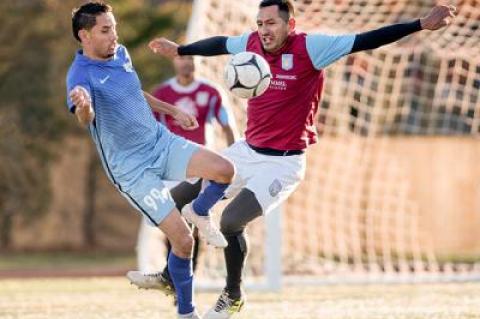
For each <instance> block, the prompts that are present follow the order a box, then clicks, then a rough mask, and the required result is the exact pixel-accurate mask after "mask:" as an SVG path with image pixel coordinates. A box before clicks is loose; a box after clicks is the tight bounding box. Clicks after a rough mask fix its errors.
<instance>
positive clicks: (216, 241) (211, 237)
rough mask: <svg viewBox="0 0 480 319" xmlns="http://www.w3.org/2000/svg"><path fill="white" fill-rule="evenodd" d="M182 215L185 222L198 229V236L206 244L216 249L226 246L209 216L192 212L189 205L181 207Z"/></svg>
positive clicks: (225, 241) (224, 240) (223, 238)
mask: <svg viewBox="0 0 480 319" xmlns="http://www.w3.org/2000/svg"><path fill="white" fill-rule="evenodd" d="M182 215H183V217H185V219H186V220H187V222H189V223H190V224H193V225H195V227H197V228H198V234H199V235H200V237H202V238H203V239H205V240H206V241H207V244H209V245H212V246H214V247H217V248H225V247H227V246H228V243H227V240H226V239H225V237H223V234H222V233H221V232H220V230H219V229H218V228H217V226H215V224H214V223H213V220H212V219H211V218H210V216H200V215H198V214H197V213H195V212H194V211H193V208H192V205H191V204H187V205H185V206H183V209H182Z"/></svg>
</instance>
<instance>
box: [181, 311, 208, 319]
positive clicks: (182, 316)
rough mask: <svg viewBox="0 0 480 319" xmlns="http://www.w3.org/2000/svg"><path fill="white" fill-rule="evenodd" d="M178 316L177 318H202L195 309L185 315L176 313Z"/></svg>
mask: <svg viewBox="0 0 480 319" xmlns="http://www.w3.org/2000/svg"><path fill="white" fill-rule="evenodd" d="M178 318H179V319H202V317H201V316H200V315H199V314H198V312H197V311H196V310H194V311H193V312H192V313H189V314H186V315H181V314H178Z"/></svg>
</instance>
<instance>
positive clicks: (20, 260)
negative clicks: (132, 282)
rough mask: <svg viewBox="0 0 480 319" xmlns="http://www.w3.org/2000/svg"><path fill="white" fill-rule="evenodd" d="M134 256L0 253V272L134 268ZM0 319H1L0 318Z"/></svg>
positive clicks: (113, 254) (123, 254) (102, 253)
mask: <svg viewBox="0 0 480 319" xmlns="http://www.w3.org/2000/svg"><path fill="white" fill-rule="evenodd" d="M135 263H136V262H135V255H134V253H133V252H131V253H109V252H21V253H5V252H2V253H0V271H5V270H72V269H96V268H105V267H108V268H134V267H136V266H135ZM0 318H1V317H0Z"/></svg>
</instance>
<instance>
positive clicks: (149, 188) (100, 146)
mask: <svg viewBox="0 0 480 319" xmlns="http://www.w3.org/2000/svg"><path fill="white" fill-rule="evenodd" d="M72 28H73V35H74V37H75V38H76V39H77V40H78V41H79V42H80V44H81V46H82V49H81V50H79V51H78V52H77V54H76V56H75V59H74V61H73V63H72V65H71V67H70V69H69V71H68V75H67V79H66V80H67V104H68V107H69V110H70V111H71V112H72V113H74V114H75V115H76V117H77V119H78V121H79V122H80V123H81V124H84V125H86V126H87V127H88V130H89V132H90V134H91V136H92V138H93V140H94V142H95V145H96V147H97V150H98V153H99V155H100V158H101V161H102V164H103V166H104V169H105V171H106V173H107V176H108V177H109V179H110V180H111V182H112V183H113V184H114V185H115V186H116V188H117V189H118V190H119V191H120V193H121V194H122V195H124V196H125V197H126V198H127V199H128V200H129V201H130V203H131V204H132V205H133V206H134V207H135V208H136V209H138V210H139V211H140V212H141V213H142V214H143V215H144V216H146V217H147V218H148V220H149V221H150V222H151V223H152V224H153V225H156V226H158V227H159V228H160V229H161V230H162V231H163V232H164V233H165V235H166V236H167V238H168V240H169V241H170V243H171V245H172V250H171V253H170V255H169V258H168V266H169V270H170V275H171V278H172V280H173V283H174V286H175V291H176V293H177V299H178V316H179V318H200V316H199V315H198V313H197V311H196V310H195V305H194V302H193V273H192V260H191V254H192V246H193V238H192V234H191V231H190V229H189V228H188V226H187V224H186V222H185V221H184V220H183V219H182V218H181V215H180V213H179V211H178V210H177V209H176V208H175V203H174V201H173V200H172V197H171V195H170V193H169V191H168V189H167V188H166V187H165V186H164V184H163V183H162V180H184V179H186V178H189V177H199V178H203V179H204V180H209V181H210V182H209V184H208V185H207V187H206V188H205V189H204V190H203V191H202V192H201V193H200V194H199V196H198V197H197V199H196V200H194V201H193V203H192V205H189V206H188V207H187V209H186V210H185V209H182V213H183V215H184V217H185V218H186V219H187V220H188V221H190V222H192V223H193V224H195V225H196V226H197V227H198V228H199V232H200V233H201V235H204V236H205V237H206V240H207V242H209V243H211V244H213V245H215V246H218V247H225V246H226V241H225V238H224V237H223V235H222V234H221V233H220V231H219V230H218V228H216V227H215V226H214V225H213V223H212V221H211V220H210V218H209V216H208V211H209V209H210V208H211V207H212V206H213V205H214V204H215V203H216V202H217V201H218V200H219V199H220V198H222V197H223V196H224V191H225V189H226V188H227V186H228V185H229V183H230V182H231V181H232V179H233V176H234V167H233V165H232V164H231V162H229V161H228V160H227V159H225V158H223V157H221V156H220V155H218V154H216V153H215V152H212V151H209V150H207V149H206V148H204V147H202V146H200V145H198V144H195V143H192V142H189V141H187V140H185V139H184V138H182V137H179V136H176V135H174V134H172V133H170V131H168V130H167V129H166V128H165V126H163V125H162V124H160V123H159V122H157V121H156V120H155V118H154V117H153V116H152V109H153V110H154V111H157V112H162V113H165V114H168V115H171V116H173V117H174V118H175V119H176V120H177V121H178V122H179V123H181V125H182V126H183V127H185V128H190V129H194V128H196V127H197V126H198V123H197V122H196V120H195V118H194V117H192V116H190V115H188V114H186V113H184V112H182V111H180V110H179V108H176V107H174V106H172V105H170V104H167V103H164V102H161V101H159V100H158V99H156V98H154V97H153V96H151V95H150V94H148V93H146V92H144V91H143V90H142V87H141V83H140V81H139V78H138V76H137V73H136V72H135V69H134V68H133V66H132V61H131V59H130V56H129V54H128V52H127V49H126V48H125V47H124V46H122V45H119V44H118V43H117V39H118V37H117V31H116V22H115V18H114V15H113V13H112V8H111V7H110V6H109V5H106V4H103V3H99V2H91V3H87V4H84V5H83V6H81V7H80V8H78V9H76V10H74V11H73V16H72Z"/></svg>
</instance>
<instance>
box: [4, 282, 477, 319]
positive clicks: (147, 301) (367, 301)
mask: <svg viewBox="0 0 480 319" xmlns="http://www.w3.org/2000/svg"><path fill="white" fill-rule="evenodd" d="M216 297H217V295H216V294H212V293H202V292H200V293H198V294H197V304H198V306H199V309H200V310H201V311H202V312H203V311H205V310H206V309H207V307H208V306H209V305H211V304H212V303H213V302H214V301H215V299H216ZM0 318H2V319H13V318H15V319H17V318H21V319H32V318H35V319H37V318H38V319H43V318H45V319H46V318H49V319H50V318H55V319H73V318H82V319H100V318H102V319H107V318H116V319H127V318H128V319H135V318H139V319H140V318H149V319H155V318H158V319H160V318H161V319H169V318H176V316H175V310H174V308H173V306H172V302H171V300H170V299H169V298H167V297H165V296H163V295H162V294H160V293H159V292H157V291H145V290H138V289H136V288H134V287H133V286H131V285H130V284H129V283H128V281H127V280H126V279H124V278H121V277H111V278H58V279H23V280H21V279H3V280H0ZM236 318H238V319H260V318H262V319H264V318H275V319H287V318H288V319H307V318H308V319H310V318H315V319H317V318H326V319H337V318H352V319H353V318H362V319H363V318H364V319H367V318H368V319H377V318H378V319H380V318H381V319H399V318H402V319H403V318H405V319H407V318H408V319H427V318H428V319H431V318H445V319H457V318H462V319H463V318H465V319H466V318H480V283H469V284H442V285H439V284H438V285H437V284H432V285H416V286H409V285H387V286H373V285H370V286H320V287H295V288H286V289H284V290H283V291H282V293H278V294H276V293H275V294H273V293H272V294H271V293H259V292H257V293H254V292H251V293H249V295H248V303H247V306H246V307H245V308H244V311H242V313H241V315H238V316H237V317H236Z"/></svg>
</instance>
